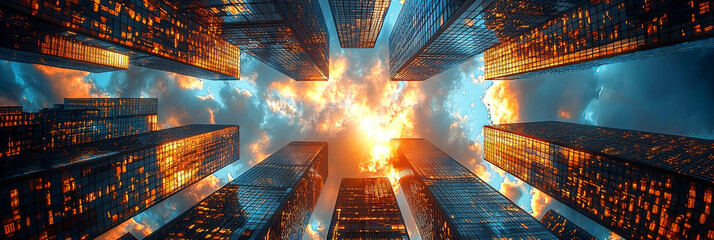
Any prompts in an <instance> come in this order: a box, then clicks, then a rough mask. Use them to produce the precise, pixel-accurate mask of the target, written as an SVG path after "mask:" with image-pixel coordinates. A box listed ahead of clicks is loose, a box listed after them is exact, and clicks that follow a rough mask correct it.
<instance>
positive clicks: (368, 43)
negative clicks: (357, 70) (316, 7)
mask: <svg viewBox="0 0 714 240" xmlns="http://www.w3.org/2000/svg"><path fill="white" fill-rule="evenodd" d="M390 2H391V1H390V0H360V1H352V0H330V9H331V10H332V19H333V20H334V21H335V28H337V36H338V37H339V39H340V46H341V47H342V48H374V44H375V43H376V42H377V37H379V32H380V31H381V30H382V25H383V24H384V18H385V17H386V16H387V9H389V3H390Z"/></svg>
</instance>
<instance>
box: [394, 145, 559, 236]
mask: <svg viewBox="0 0 714 240" xmlns="http://www.w3.org/2000/svg"><path fill="white" fill-rule="evenodd" d="M392 144H393V146H397V155H396V158H397V159H396V162H397V165H398V166H400V165H401V166H406V167H407V168H408V169H409V170H411V172H412V173H413V174H410V175H407V176H405V177H403V178H401V179H400V184H401V186H402V188H403V189H404V195H405V196H406V199H407V202H408V203H409V206H410V209H411V210H412V214H413V215H414V219H415V220H416V222H417V227H418V229H419V234H420V235H421V236H422V238H424V239H501V238H504V239H505V238H508V239H556V238H555V236H554V235H553V234H552V233H551V232H550V231H548V229H546V228H545V227H544V226H543V225H541V224H540V223H539V222H538V220H536V219H535V218H533V217H532V216H531V215H530V214H528V213H526V212H525V211H523V209H521V208H519V207H518V206H517V205H516V204H515V203H513V202H511V201H510V200H508V199H507V198H506V197H505V196H503V195H501V194H500V193H499V192H498V191H497V190H495V189H493V188H492V187H491V186H489V185H488V184H487V183H486V182H484V181H482V180H481V179H479V178H478V177H477V176H476V175H474V174H473V173H470V172H469V171H468V169H466V167H464V166H462V165H460V164H459V163H458V162H456V160H454V159H453V158H451V157H449V156H448V155H447V154H446V153H444V152H443V151H441V150H440V149H438V148H437V147H435V146H434V145H432V144H431V143H430V142H428V141H427V140H425V139H422V138H419V139H407V138H401V139H392ZM439 159H442V160H441V163H434V161H435V160H437V161H439ZM447 161H450V162H453V163H451V164H450V168H451V169H452V170H451V171H447V170H446V169H440V168H443V167H441V166H439V165H441V164H442V163H444V162H447ZM413 166H425V167H423V168H421V169H419V168H414V167H413ZM426 166H432V167H433V168H432V169H429V168H428V167H426Z"/></svg>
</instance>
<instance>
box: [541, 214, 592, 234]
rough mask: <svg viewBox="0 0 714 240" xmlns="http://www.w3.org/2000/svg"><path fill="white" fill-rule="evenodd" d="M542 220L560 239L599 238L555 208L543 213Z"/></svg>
mask: <svg viewBox="0 0 714 240" xmlns="http://www.w3.org/2000/svg"><path fill="white" fill-rule="evenodd" d="M540 222H541V223H543V225H545V227H547V228H548V229H550V230H551V231H553V233H555V235H556V236H558V238H559V239H560V240H597V238H595V237H593V235H590V233H588V232H586V231H585V230H583V229H582V228H580V227H579V226H578V225H576V224H575V223H573V222H572V221H570V220H568V219H567V218H565V217H563V216H562V215H560V214H558V212H556V211H554V210H553V209H551V210H548V212H546V213H545V215H543V218H541V219H540Z"/></svg>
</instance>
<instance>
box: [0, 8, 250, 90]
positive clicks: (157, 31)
mask: <svg viewBox="0 0 714 240" xmlns="http://www.w3.org/2000/svg"><path fill="white" fill-rule="evenodd" d="M0 6H2V7H3V9H4V11H3V19H2V20H3V23H5V24H6V26H8V27H10V28H9V29H3V30H0V31H2V32H7V33H8V34H7V35H4V38H5V37H7V38H6V39H7V40H9V41H5V42H7V44H4V45H3V46H4V47H7V48H9V49H13V50H19V51H12V52H13V54H14V55H18V54H20V55H21V54H23V52H24V51H26V50H27V49H30V50H32V49H37V48H38V47H39V46H40V44H41V42H42V41H43V39H45V36H47V35H49V36H50V39H52V38H57V37H58V36H63V37H68V38H73V39H76V40H78V41H80V42H83V43H86V44H91V45H94V46H96V47H101V48H103V49H111V50H112V51H118V52H120V53H123V54H126V55H129V57H130V58H131V63H132V64H134V65H138V66H144V67H150V68H156V69H160V70H165V71H171V72H177V73H181V74H186V75H191V76H195V77H201V78H207V79H236V78H238V77H239V74H240V66H239V65H240V51H239V49H238V46H235V45H233V44H230V43H228V42H226V41H225V40H223V39H221V38H220V35H221V34H220V31H218V30H216V29H215V28H211V27H207V26H204V25H201V24H199V23H197V22H196V21H193V20H191V19H189V18H188V17H187V16H186V15H184V14H181V13H180V12H178V11H177V10H176V8H177V7H176V6H174V5H172V4H171V3H170V1H162V0H129V1H93V2H84V1H76V0H7V1H0ZM6 9H7V11H5V10H6ZM9 9H11V10H9ZM11 11H12V12H11ZM5 15H7V17H6V16H5ZM205 17H213V16H205ZM18 19H21V20H19V21H18ZM203 21H204V22H206V21H209V22H210V21H216V20H215V19H213V20H211V19H209V20H203ZM24 29H30V31H18V30H24ZM25 39H29V40H32V41H29V42H27V43H25V42H23V40H25ZM95 39H96V40H95ZM97 40H99V41H97ZM33 45H36V46H33ZM34 52H37V53H39V51H34ZM60 55H63V56H67V55H66V54H60ZM3 56H4V55H3ZM10 57H11V56H10ZM110 57H112V56H100V55H92V56H89V57H86V58H91V59H95V60H98V58H103V59H101V60H98V61H99V62H111V61H112V60H111V59H110ZM37 60H40V61H39V62H36V63H43V62H42V61H43V60H42V59H41V58H40V59H37ZM80 60H81V59H80ZM66 67H69V68H74V67H73V66H72V65H66ZM88 70H92V69H88Z"/></svg>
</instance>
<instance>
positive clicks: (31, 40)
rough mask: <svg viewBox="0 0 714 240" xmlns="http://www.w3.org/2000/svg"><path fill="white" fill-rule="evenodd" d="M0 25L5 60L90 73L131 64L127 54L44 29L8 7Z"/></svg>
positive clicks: (1, 53) (0, 53) (0, 50)
mask: <svg viewBox="0 0 714 240" xmlns="http://www.w3.org/2000/svg"><path fill="white" fill-rule="evenodd" d="M0 26H1V27H0V36H2V41H0V56H2V59H5V60H10V61H15V62H23V63H41V64H44V65H49V66H55V67H63V68H71V69H77V70H83V71H90V72H105V71H114V70H121V69H127V67H128V66H127V65H128V62H129V56H127V55H125V54H121V53H118V52H116V51H112V50H107V49H103V48H97V47H93V46H90V45H88V44H84V43H82V42H80V41H76V40H73V39H70V38H67V37H64V36H61V35H57V34H50V33H48V32H46V31H41V30H40V29H37V26H36V25H35V23H33V22H32V21H31V20H30V18H28V17H27V16H24V15H20V14H17V13H15V12H12V11H8V10H6V9H0ZM18 50H20V51H18Z"/></svg>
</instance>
